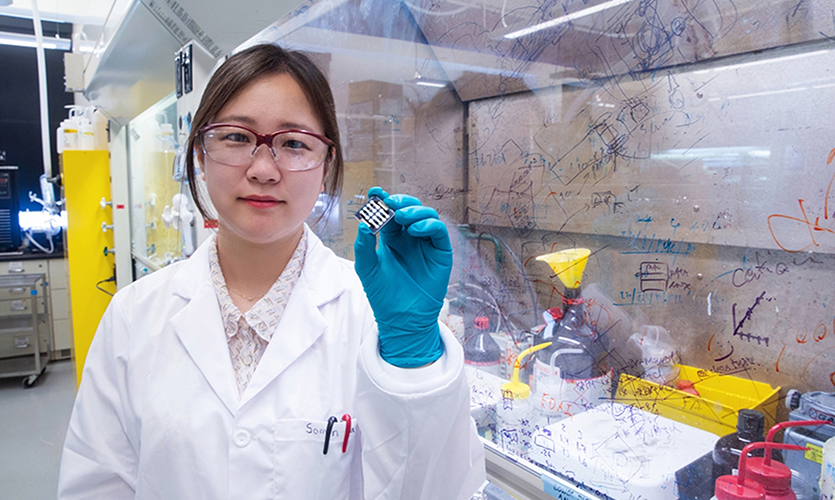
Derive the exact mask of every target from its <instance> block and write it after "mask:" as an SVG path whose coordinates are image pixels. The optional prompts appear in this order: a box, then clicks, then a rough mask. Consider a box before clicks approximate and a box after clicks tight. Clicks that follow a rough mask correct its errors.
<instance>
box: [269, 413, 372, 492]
mask: <svg viewBox="0 0 835 500" xmlns="http://www.w3.org/2000/svg"><path fill="white" fill-rule="evenodd" d="M347 427H348V426H347V423H346V422H344V421H342V420H338V421H337V422H335V423H334V424H333V425H332V426H331V430H330V438H329V439H328V447H327V453H325V452H324V451H325V439H326V435H327V434H328V421H327V420H304V419H292V420H279V421H277V422H276V425H275V429H274V431H273V433H274V437H275V442H274V444H273V485H274V488H273V490H274V495H273V498H282V499H283V498H304V499H310V500H314V499H315V500H319V499H321V500H334V499H347V498H349V495H350V492H351V481H352V476H353V475H355V474H357V473H358V472H359V467H352V464H353V459H354V454H355V452H356V451H357V450H358V446H359V436H358V434H359V431H358V427H357V424H356V422H352V423H351V431H350V435H349V437H348V440H347V445H346V446H345V447H344V449H345V452H344V453H343V451H342V450H343V445H345V431H346V428H347ZM353 480H355V481H359V478H353ZM354 488H356V485H354Z"/></svg>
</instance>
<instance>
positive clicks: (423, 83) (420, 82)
mask: <svg viewBox="0 0 835 500" xmlns="http://www.w3.org/2000/svg"><path fill="white" fill-rule="evenodd" d="M415 85H421V86H423V87H434V88H436V89H442V88H444V87H446V86H447V84H446V83H444V82H433V81H430V80H418V81H416V82H415Z"/></svg>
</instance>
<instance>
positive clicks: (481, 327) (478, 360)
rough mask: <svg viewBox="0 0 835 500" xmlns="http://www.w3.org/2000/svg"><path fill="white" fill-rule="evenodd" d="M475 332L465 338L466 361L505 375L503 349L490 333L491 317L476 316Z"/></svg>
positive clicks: (498, 374)
mask: <svg viewBox="0 0 835 500" xmlns="http://www.w3.org/2000/svg"><path fill="white" fill-rule="evenodd" d="M474 323H475V332H474V333H473V334H472V335H468V336H467V338H465V339H464V363H466V364H468V365H470V366H473V367H475V368H478V369H479V370H481V371H484V372H487V373H490V374H491V375H496V376H498V377H503V376H504V373H503V370H502V365H501V361H502V350H501V349H500V348H499V344H497V343H496V341H495V340H494V339H493V336H492V335H490V319H489V318H487V317H486V316H478V317H476V318H475V321H474Z"/></svg>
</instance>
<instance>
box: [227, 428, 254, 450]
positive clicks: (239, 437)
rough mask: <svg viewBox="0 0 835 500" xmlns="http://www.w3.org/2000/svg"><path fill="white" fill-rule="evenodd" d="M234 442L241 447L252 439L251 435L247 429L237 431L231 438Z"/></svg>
mask: <svg viewBox="0 0 835 500" xmlns="http://www.w3.org/2000/svg"><path fill="white" fill-rule="evenodd" d="M232 439H233V440H234V442H235V446H237V447H238V448H243V447H245V446H246V445H248V444H249V441H250V440H251V439H252V436H251V435H250V434H249V433H248V432H247V431H243V430H241V431H238V432H236V433H235V436H234V437H233V438H232Z"/></svg>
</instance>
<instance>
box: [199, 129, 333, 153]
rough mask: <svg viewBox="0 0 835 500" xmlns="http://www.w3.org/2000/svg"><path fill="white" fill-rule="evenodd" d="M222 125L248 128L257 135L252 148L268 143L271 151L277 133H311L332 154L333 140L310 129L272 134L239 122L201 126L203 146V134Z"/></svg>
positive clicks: (280, 131) (200, 133) (279, 132)
mask: <svg viewBox="0 0 835 500" xmlns="http://www.w3.org/2000/svg"><path fill="white" fill-rule="evenodd" d="M221 127H236V128H242V129H244V130H246V131H247V132H250V133H251V134H252V135H254V136H255V147H254V148H253V149H252V150H253V151H255V150H256V149H258V148H259V147H260V146H261V144H266V145H267V147H268V148H270V151H273V139H275V137H276V136H277V135H280V134H286V133H288V132H295V133H298V134H305V135H309V136H312V137H315V138H317V139H319V140H320V141H322V142H323V143H325V145H326V146H327V147H328V154H329V155H330V148H332V147H333V141H332V140H330V139H328V138H327V137H325V136H323V135H319V134H317V133H316V132H311V131H309V130H302V129H296V128H291V129H286V130H279V131H277V132H273V133H272V134H261V133H259V132H256V131H255V130H252V129H251V128H249V127H246V126H244V125H238V124H237V123H212V124H210V125H206V126H205V127H203V128H201V129H200V132H198V135H199V136H200V143H201V146H202V143H203V134H205V133H206V132H208V131H210V130H214V129H216V128H221ZM204 147H205V146H204ZM204 151H205V149H204Z"/></svg>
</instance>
